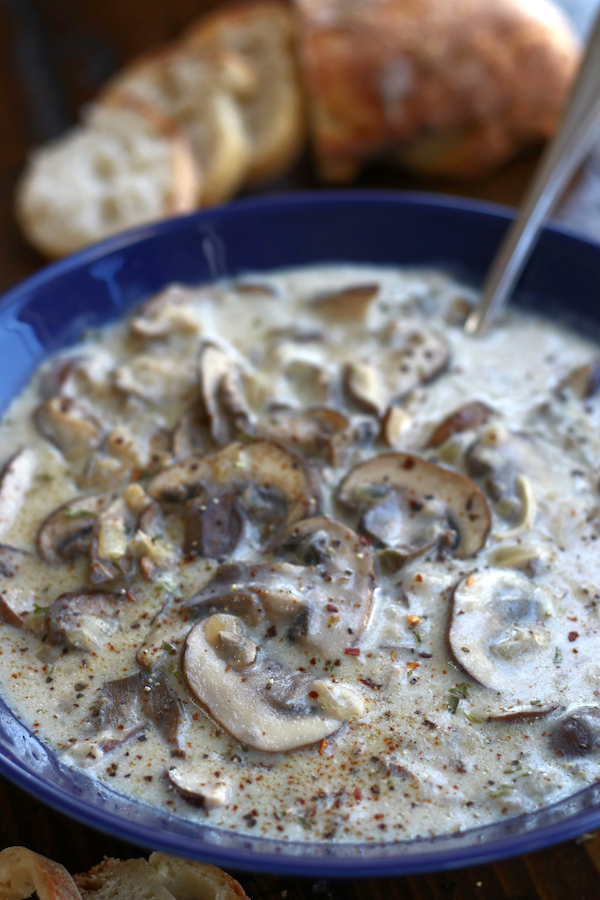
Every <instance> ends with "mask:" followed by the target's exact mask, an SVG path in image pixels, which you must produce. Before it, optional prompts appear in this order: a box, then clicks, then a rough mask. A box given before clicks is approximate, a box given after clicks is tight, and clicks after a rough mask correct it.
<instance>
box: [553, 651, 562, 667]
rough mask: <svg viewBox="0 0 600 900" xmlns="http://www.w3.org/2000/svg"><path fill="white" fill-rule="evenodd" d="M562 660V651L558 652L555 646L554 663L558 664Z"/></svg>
mask: <svg viewBox="0 0 600 900" xmlns="http://www.w3.org/2000/svg"><path fill="white" fill-rule="evenodd" d="M562 661H563V658H562V653H561V652H560V650H559V649H558V647H557V648H556V650H555V651H554V664H555V665H557V666H560V664H561V662H562Z"/></svg>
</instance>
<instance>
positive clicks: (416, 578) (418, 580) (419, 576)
mask: <svg viewBox="0 0 600 900" xmlns="http://www.w3.org/2000/svg"><path fill="white" fill-rule="evenodd" d="M415 581H416V582H417V584H421V583H422V581H423V576H422V575H415Z"/></svg>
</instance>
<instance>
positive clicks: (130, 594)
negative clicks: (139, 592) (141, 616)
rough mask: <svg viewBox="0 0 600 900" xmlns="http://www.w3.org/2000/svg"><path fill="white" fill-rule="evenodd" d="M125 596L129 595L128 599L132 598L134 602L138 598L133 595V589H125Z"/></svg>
mask: <svg viewBox="0 0 600 900" xmlns="http://www.w3.org/2000/svg"><path fill="white" fill-rule="evenodd" d="M125 596H126V597H127V599H128V600H131V602H132V603H137V600H136V598H135V597H134V596H133V594H132V593H131V591H125Z"/></svg>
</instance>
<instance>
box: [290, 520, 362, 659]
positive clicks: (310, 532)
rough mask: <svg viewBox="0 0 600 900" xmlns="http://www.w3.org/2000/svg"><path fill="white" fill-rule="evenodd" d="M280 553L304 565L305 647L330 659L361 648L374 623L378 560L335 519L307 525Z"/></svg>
mask: <svg viewBox="0 0 600 900" xmlns="http://www.w3.org/2000/svg"><path fill="white" fill-rule="evenodd" d="M275 550H276V551H277V550H278V551H279V552H284V553H288V554H293V555H294V557H295V558H296V559H299V560H300V561H301V562H302V563H304V567H305V573H304V575H303V578H302V594H303V596H304V598H305V604H306V607H307V614H306V615H304V616H302V617H301V619H300V622H299V623H298V627H297V628H296V636H297V640H298V641H299V643H301V644H303V645H304V646H306V647H309V648H311V649H314V650H317V651H319V652H320V653H322V654H323V655H324V656H325V658H328V659H329V658H331V657H332V656H335V655H337V654H340V653H343V652H344V650H345V649H346V648H347V647H349V646H351V645H352V644H355V643H356V641H357V640H358V639H359V638H360V637H361V635H362V634H364V632H365V630H366V628H367V625H368V623H369V619H370V616H371V609H372V605H373V591H374V588H375V582H376V578H375V568H374V564H373V557H372V556H371V553H370V551H369V550H368V548H367V547H365V545H364V544H362V543H361V542H360V539H359V537H358V535H357V534H356V533H355V532H354V531H352V529H350V528H348V527H347V526H346V525H343V524H342V523H341V522H337V521H335V520H334V519H326V518H321V517H318V518H313V519H304V520H302V521H301V522H297V523H295V524H294V525H292V526H290V527H289V528H288V529H287V531H286V532H284V533H283V534H282V535H281V537H280V538H279V539H278V542H277V547H276V548H275ZM290 586H293V582H292V584H291V585H290Z"/></svg>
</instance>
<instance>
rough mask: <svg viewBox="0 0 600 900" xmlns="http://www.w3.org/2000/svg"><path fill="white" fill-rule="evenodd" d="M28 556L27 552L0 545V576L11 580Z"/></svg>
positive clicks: (7, 545)
mask: <svg viewBox="0 0 600 900" xmlns="http://www.w3.org/2000/svg"><path fill="white" fill-rule="evenodd" d="M29 556H30V554H29V553H28V552H27V550H21V549H20V548H19V547H11V546H10V545H9V544H0V576H2V577H3V578H12V577H13V576H14V575H16V573H17V572H18V571H19V568H20V566H21V565H22V563H23V562H24V561H25V560H26V559H27V557H29Z"/></svg>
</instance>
